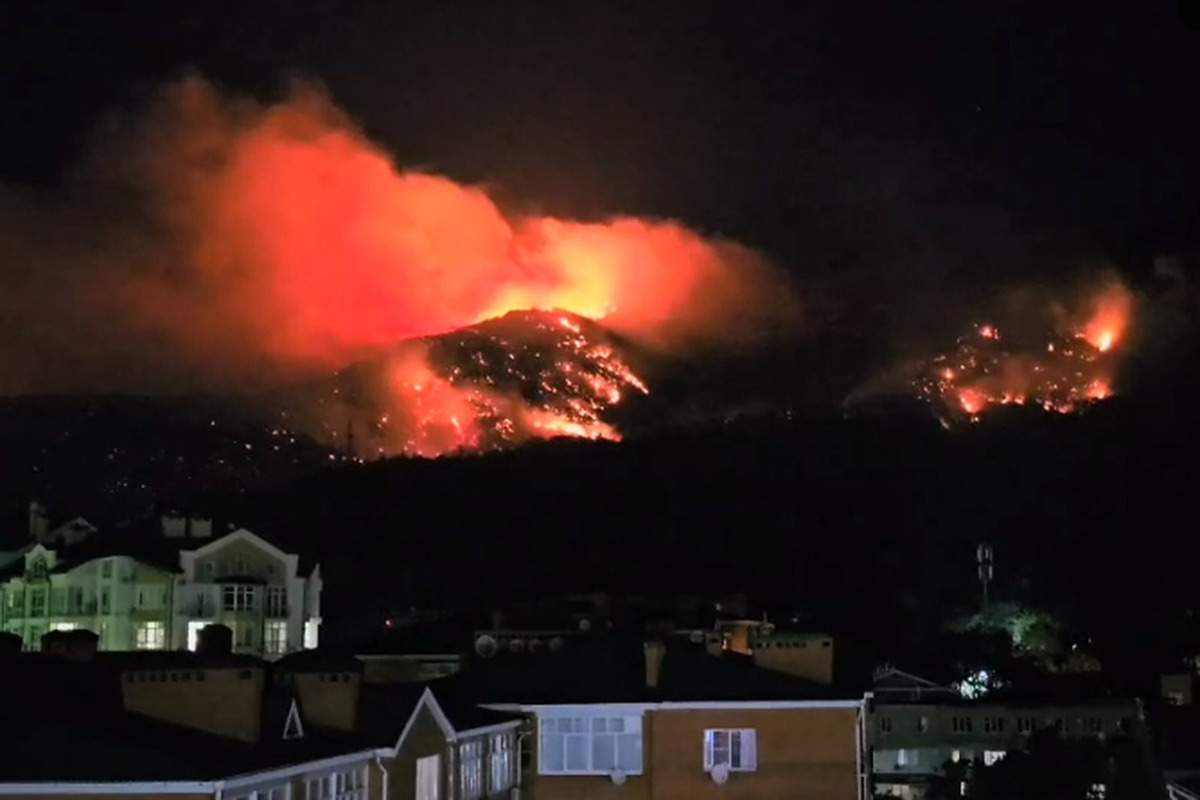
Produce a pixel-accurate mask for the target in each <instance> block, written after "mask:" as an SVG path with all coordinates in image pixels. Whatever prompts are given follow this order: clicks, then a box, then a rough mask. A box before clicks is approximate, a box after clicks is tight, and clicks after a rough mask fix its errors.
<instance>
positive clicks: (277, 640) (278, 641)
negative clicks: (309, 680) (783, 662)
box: [263, 620, 287, 656]
mask: <svg viewBox="0 0 1200 800" xmlns="http://www.w3.org/2000/svg"><path fill="white" fill-rule="evenodd" d="M263 631H264V633H263V650H264V651H265V652H266V654H267V655H269V656H281V655H283V654H284V653H286V652H287V622H284V621H282V620H279V621H277V620H268V621H267V623H266V625H265V626H264V629H263Z"/></svg>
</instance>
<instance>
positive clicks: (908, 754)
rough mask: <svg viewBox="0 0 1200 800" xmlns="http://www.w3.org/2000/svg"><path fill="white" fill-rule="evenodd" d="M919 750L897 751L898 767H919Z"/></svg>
mask: <svg viewBox="0 0 1200 800" xmlns="http://www.w3.org/2000/svg"><path fill="white" fill-rule="evenodd" d="M918 752H919V751H917V750H903V749H901V750H897V751H896V766H897V767H915V766H916V765H917V753H918Z"/></svg>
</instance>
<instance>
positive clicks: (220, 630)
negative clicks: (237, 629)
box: [196, 625, 233, 656]
mask: <svg viewBox="0 0 1200 800" xmlns="http://www.w3.org/2000/svg"><path fill="white" fill-rule="evenodd" d="M196 652H197V653H199V654H200V655H204V656H227V655H229V654H230V653H232V652H233V631H232V630H231V629H230V628H229V626H228V625H205V626H204V627H203V628H201V629H200V633H199V634H198V635H197V637H196Z"/></svg>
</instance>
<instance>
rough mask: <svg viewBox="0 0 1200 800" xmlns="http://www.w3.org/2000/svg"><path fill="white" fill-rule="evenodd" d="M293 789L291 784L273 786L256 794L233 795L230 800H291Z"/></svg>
mask: <svg viewBox="0 0 1200 800" xmlns="http://www.w3.org/2000/svg"><path fill="white" fill-rule="evenodd" d="M291 788H292V787H291V786H290V785H289V784H284V785H282V786H272V787H269V788H266V789H259V790H257V791H254V792H245V793H243V794H238V795H233V796H232V797H230V798H229V800H289V798H290V797H291V794H292V792H291Z"/></svg>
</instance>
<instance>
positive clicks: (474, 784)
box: [458, 739, 483, 800]
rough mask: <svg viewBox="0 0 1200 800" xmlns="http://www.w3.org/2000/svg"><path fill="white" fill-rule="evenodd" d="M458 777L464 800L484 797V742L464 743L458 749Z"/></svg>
mask: <svg viewBox="0 0 1200 800" xmlns="http://www.w3.org/2000/svg"><path fill="white" fill-rule="evenodd" d="M458 775H459V784H460V791H461V792H462V800H479V798H481V797H483V740H482V739H474V740H472V741H469V742H463V743H462V744H461V745H459V748H458Z"/></svg>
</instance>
